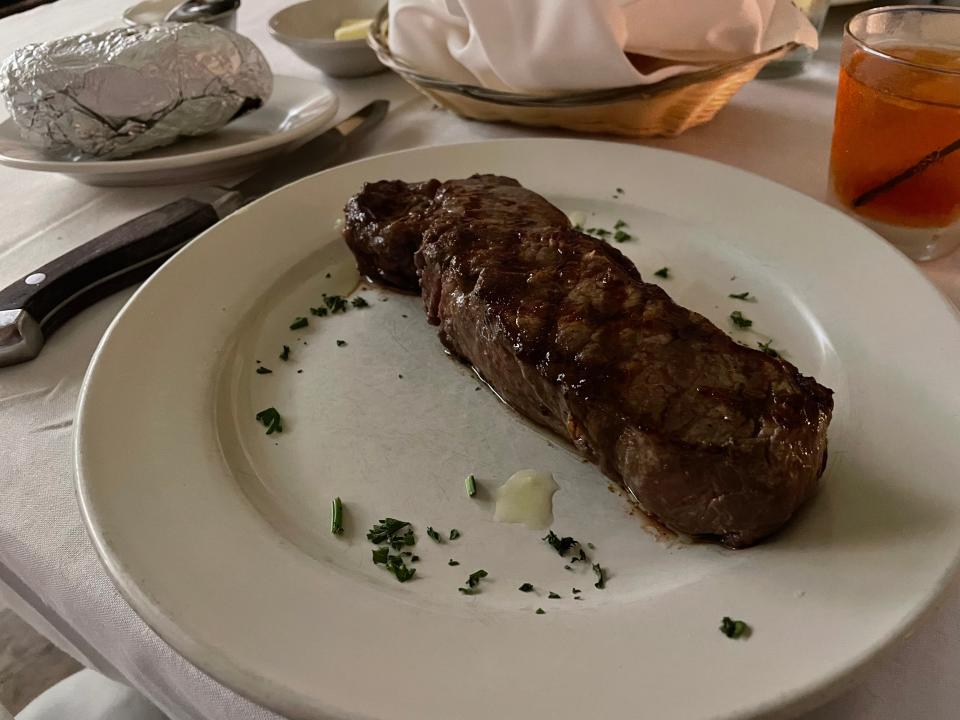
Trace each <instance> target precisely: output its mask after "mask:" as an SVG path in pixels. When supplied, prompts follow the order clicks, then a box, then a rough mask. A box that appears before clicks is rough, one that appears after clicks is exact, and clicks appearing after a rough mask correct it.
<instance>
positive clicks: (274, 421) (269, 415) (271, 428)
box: [257, 407, 283, 435]
mask: <svg viewBox="0 0 960 720" xmlns="http://www.w3.org/2000/svg"><path fill="white" fill-rule="evenodd" d="M257 422H259V423H260V424H261V425H263V426H264V427H265V428H266V429H267V435H273V434H274V433H282V432H283V418H281V417H280V413H279V412H277V409H276V408H272V407H270V408H267V409H266V410H261V411H260V412H258V413H257Z"/></svg>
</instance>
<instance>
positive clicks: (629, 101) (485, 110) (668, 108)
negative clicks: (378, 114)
mask: <svg viewBox="0 0 960 720" xmlns="http://www.w3.org/2000/svg"><path fill="white" fill-rule="evenodd" d="M387 25H388V23H387V6H386V5H385V6H384V7H382V8H381V9H380V12H379V13H377V17H376V19H375V20H374V22H373V25H372V27H371V31H370V35H369V36H368V38H367V40H368V42H369V43H370V46H371V47H372V48H373V50H374V52H376V53H377V57H378V58H380V62H382V63H383V64H384V65H386V66H387V67H388V68H390V69H391V70H393V71H394V72H396V73H397V74H398V75H400V76H401V77H402V78H403V79H404V80H406V81H407V82H408V83H410V84H411V85H413V86H414V87H415V88H416V89H417V90H419V91H420V92H421V93H423V94H424V95H426V96H427V97H428V98H430V99H431V100H432V101H433V102H435V103H436V104H437V105H440V106H441V107H445V108H447V109H448V110H452V111H453V112H455V113H457V114H458V115H461V116H463V117H466V118H470V119H473V120H484V121H487V122H512V123H517V124H520V125H536V126H541V127H558V128H565V129H567V130H576V131H578V132H588V133H607V134H613V135H626V136H629V137H649V136H654V135H665V136H673V135H679V134H680V133H682V132H683V131H684V130H686V129H688V128H691V127H694V126H695V125H701V124H703V123H705V122H707V121H709V120H711V119H712V118H713V116H714V115H716V114H717V112H718V111H719V110H720V108H722V107H723V106H724V105H726V103H727V101H728V100H730V98H731V97H733V95H734V93H736V92H737V91H738V90H739V89H740V88H741V87H743V86H744V84H746V83H747V82H749V81H750V80H752V79H753V78H754V77H755V76H756V74H757V73H758V72H760V69H761V68H762V67H763V66H764V65H766V64H767V63H768V62H770V61H771V60H776V59H778V58H780V57H782V56H783V55H785V54H786V53H787V52H789V51H790V50H792V49H794V48H795V47H797V45H795V44H794V43H789V44H787V45H782V46H780V47H778V48H774V49H773V50H770V51H768V52H765V53H761V54H759V55H750V56H747V57H743V58H740V59H738V60H734V61H731V62H727V63H723V64H721V65H713V66H711V67H709V68H705V69H703V70H697V71H695V72H692V73H687V74H685V75H678V76H676V77H672V78H669V79H667V80H663V81H662V82H658V83H655V84H652V85H634V86H631V87H621V88H612V89H607V90H591V91H586V92H565V93H563V94H558V95H526V94H521V93H512V92H504V91H501V90H489V89H487V88H483V87H479V86H476V85H463V84H460V83H455V82H450V81H449V80H442V79H440V78H434V77H429V76H427V75H423V74H421V73H419V72H417V70H416V68H412V67H410V66H408V65H406V64H405V63H404V62H403V61H401V60H399V59H398V58H396V57H394V55H393V54H392V53H391V52H390V46H389V44H388V43H387Z"/></svg>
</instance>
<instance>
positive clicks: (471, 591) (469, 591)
mask: <svg viewBox="0 0 960 720" xmlns="http://www.w3.org/2000/svg"><path fill="white" fill-rule="evenodd" d="M486 576H487V571H486V570H477V571H476V572H472V573H470V577H468V578H467V586H466V587H462V588H457V590H459V591H460V592H462V593H463V594H464V595H475V594H477V593H478V592H480V591H479V590H477V585H479V584H480V580H481V579H483V578H485V577H486Z"/></svg>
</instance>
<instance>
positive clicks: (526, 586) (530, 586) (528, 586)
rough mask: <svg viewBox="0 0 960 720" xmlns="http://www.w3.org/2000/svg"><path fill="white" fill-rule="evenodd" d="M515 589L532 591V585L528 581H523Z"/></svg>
mask: <svg viewBox="0 0 960 720" xmlns="http://www.w3.org/2000/svg"><path fill="white" fill-rule="evenodd" d="M517 590H519V591H520V592H533V585H531V584H530V583H524V584H523V585H521V586H520V587H518V588H517Z"/></svg>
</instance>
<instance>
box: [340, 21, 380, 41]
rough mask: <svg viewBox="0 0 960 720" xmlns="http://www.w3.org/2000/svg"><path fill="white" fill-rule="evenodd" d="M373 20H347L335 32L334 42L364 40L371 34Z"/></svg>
mask: <svg viewBox="0 0 960 720" xmlns="http://www.w3.org/2000/svg"><path fill="white" fill-rule="evenodd" d="M371 25H373V18H347V19H346V20H343V21H342V22H341V23H340V27H338V28H337V29H336V30H334V31H333V39H334V40H363V39H364V38H365V37H366V36H367V33H368V32H370V26H371Z"/></svg>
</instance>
